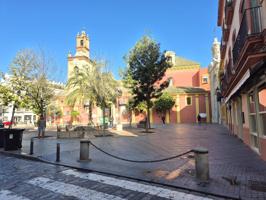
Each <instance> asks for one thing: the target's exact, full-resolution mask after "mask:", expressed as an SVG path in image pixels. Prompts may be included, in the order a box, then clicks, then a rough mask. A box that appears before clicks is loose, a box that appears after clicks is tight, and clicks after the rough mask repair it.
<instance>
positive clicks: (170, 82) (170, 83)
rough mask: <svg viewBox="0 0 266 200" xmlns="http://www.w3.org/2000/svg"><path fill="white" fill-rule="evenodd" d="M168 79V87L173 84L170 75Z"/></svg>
mask: <svg viewBox="0 0 266 200" xmlns="http://www.w3.org/2000/svg"><path fill="white" fill-rule="evenodd" d="M168 80H169V85H168V86H169V87H171V86H173V85H174V84H173V78H172V77H170V78H169V79H168Z"/></svg>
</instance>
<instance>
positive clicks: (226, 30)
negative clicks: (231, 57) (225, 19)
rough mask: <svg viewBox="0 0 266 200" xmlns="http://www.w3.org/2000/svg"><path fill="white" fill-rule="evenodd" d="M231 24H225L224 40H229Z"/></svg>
mask: <svg viewBox="0 0 266 200" xmlns="http://www.w3.org/2000/svg"><path fill="white" fill-rule="evenodd" d="M229 33H230V26H226V25H224V26H223V41H225V42H227V41H228V39H229Z"/></svg>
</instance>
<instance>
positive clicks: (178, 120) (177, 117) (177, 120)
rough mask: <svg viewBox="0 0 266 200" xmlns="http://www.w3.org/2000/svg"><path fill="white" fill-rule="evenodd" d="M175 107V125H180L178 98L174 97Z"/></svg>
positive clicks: (177, 96)
mask: <svg viewBox="0 0 266 200" xmlns="http://www.w3.org/2000/svg"><path fill="white" fill-rule="evenodd" d="M175 105H176V123H177V124H179V123H180V121H181V120H180V96H179V95H176V101H175Z"/></svg>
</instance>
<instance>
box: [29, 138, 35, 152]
mask: <svg viewBox="0 0 266 200" xmlns="http://www.w3.org/2000/svg"><path fill="white" fill-rule="evenodd" d="M33 146H34V143H33V138H31V139H30V155H32V154H33Z"/></svg>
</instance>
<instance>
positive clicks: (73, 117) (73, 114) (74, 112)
mask: <svg viewBox="0 0 266 200" xmlns="http://www.w3.org/2000/svg"><path fill="white" fill-rule="evenodd" d="M70 115H71V117H72V119H73V121H76V119H77V117H78V116H79V112H78V111H76V110H72V111H71V113H70Z"/></svg>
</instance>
